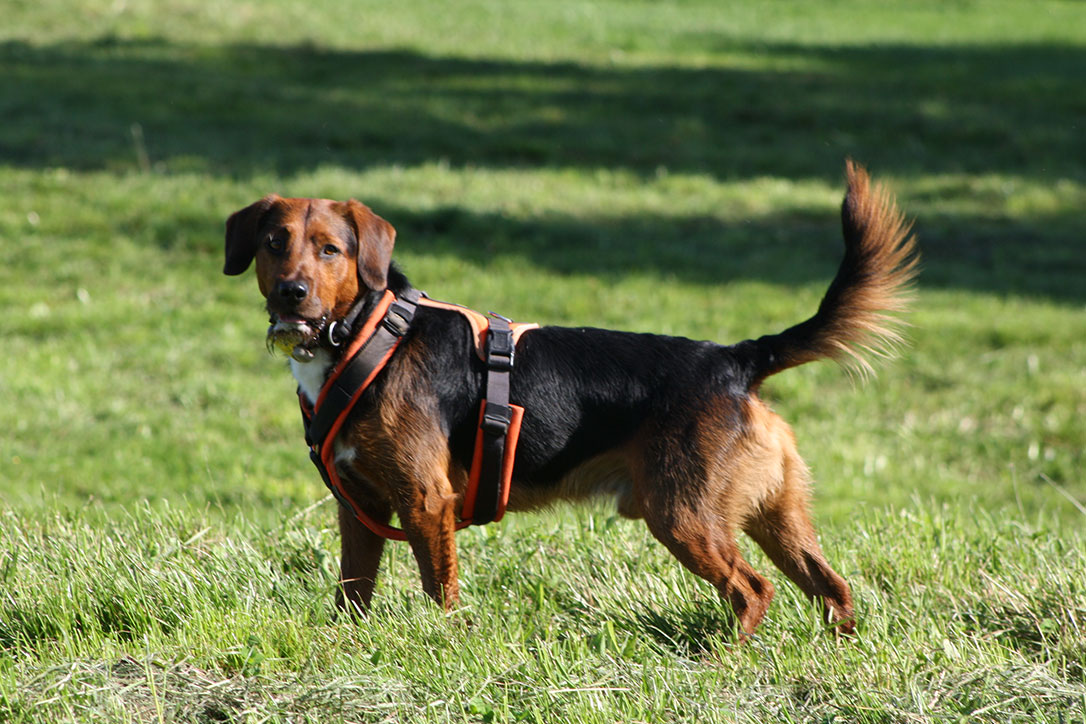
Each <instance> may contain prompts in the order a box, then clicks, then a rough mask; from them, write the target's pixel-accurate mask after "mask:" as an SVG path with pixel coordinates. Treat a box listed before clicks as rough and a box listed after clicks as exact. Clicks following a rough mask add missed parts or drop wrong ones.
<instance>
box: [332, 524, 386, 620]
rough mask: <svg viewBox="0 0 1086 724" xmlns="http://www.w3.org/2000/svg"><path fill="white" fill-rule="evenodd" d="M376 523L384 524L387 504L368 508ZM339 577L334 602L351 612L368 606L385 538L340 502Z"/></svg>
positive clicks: (360, 610)
mask: <svg viewBox="0 0 1086 724" xmlns="http://www.w3.org/2000/svg"><path fill="white" fill-rule="evenodd" d="M370 516H371V518H373V519H374V520H376V521H377V522H379V523H384V524H387V523H388V521H389V519H390V518H391V517H392V513H391V511H390V510H389V508H388V507H387V506H384V507H383V508H382V509H381V510H372V511H370ZM339 538H340V568H339V570H340V580H339V585H340V587H339V590H337V591H336V606H337V607H339V608H341V609H346V610H348V611H350V612H351V613H352V614H356V613H359V612H361V613H365V612H366V611H368V610H369V607H370V600H371V599H372V598H373V588H374V586H375V585H377V570H378V568H379V566H380V565H381V553H382V551H384V549H385V539H384V538H383V537H382V536H379V535H377V534H376V533H374V532H372V531H371V530H370V529H369V528H367V527H366V526H364V525H363V524H362V523H361V521H359V520H358V518H356V517H355V516H354V514H353V513H351V512H350V511H349V510H347V509H346V508H344V507H343V506H339Z"/></svg>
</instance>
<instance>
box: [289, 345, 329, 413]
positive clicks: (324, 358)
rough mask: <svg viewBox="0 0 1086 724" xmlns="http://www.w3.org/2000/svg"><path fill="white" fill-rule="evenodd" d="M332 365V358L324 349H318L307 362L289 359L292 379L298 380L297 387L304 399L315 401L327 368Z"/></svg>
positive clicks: (310, 402)
mask: <svg viewBox="0 0 1086 724" xmlns="http://www.w3.org/2000/svg"><path fill="white" fill-rule="evenodd" d="M331 366H332V358H331V356H330V355H329V354H328V352H327V351H326V350H323V349H318V350H317V351H316V352H315V353H314V355H313V359H311V360H310V361H308V362H299V361H298V360H295V359H291V360H290V371H291V374H293V375H294V379H296V380H298V389H300V390H301V391H302V394H303V395H305V399H306V401H307V402H308V403H309V404H310V405H313V404H315V403H316V402H317V396H318V395H320V392H321V387H323V386H324V380H325V379H326V378H327V377H328V369H329V368H330V367H331Z"/></svg>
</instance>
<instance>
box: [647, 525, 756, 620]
mask: <svg viewBox="0 0 1086 724" xmlns="http://www.w3.org/2000/svg"><path fill="white" fill-rule="evenodd" d="M645 522H647V523H648V525H649V530H651V531H652V534H653V535H654V536H656V538H657V540H659V541H660V542H661V543H663V544H664V545H665V546H667V549H668V550H669V551H671V553H672V555H674V556H675V557H676V558H677V559H679V562H680V563H682V564H683V565H684V566H686V568H687V569H688V570H690V572H692V573H694V574H695V575H697V576H700V577H701V578H704V579H705V580H706V581H708V582H709V583H711V584H713V586H715V587H716V589H717V591H718V592H719V594H720V597H721V598H722V599H723V600H725V601H727V602H728V603H730V604H731V607H732V611H733V612H734V613H735V617H736V622H737V623H738V624H739V627H740V629H741V630H742V633H743V634H744V635H750V634H752V633H754V629H755V628H757V626H758V624H759V623H760V622H761V620H762V617H764V616H765V613H766V610H767V609H768V608H769V603H770V601H772V600H773V593H774V591H773V584H772V583H770V582H769V581H768V580H766V579H765V578H764V577H762V576H761V575H760V574H759V573H758V572H757V571H755V570H754V569H753V568H752V567H751V566H750V564H749V563H747V562H746V560H744V559H743V557H742V555H741V554H740V552H739V548H738V547H737V546H736V544H735V539H734V538H733V537H732V535H731V534H730V533H728V532H727V531H726V530H725V528H724V526H723V522H722V521H709V520H707V519H706V518H705V517H704V516H703V514H701V513H696V512H694V511H689V510H683V511H666V512H665V511H659V510H654V511H652V512H648V513H647V514H646V515H645Z"/></svg>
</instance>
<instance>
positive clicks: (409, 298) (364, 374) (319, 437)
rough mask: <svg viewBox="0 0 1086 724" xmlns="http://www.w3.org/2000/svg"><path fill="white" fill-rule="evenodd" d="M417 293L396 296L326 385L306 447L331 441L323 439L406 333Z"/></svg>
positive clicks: (412, 314)
mask: <svg viewBox="0 0 1086 724" xmlns="http://www.w3.org/2000/svg"><path fill="white" fill-rule="evenodd" d="M418 299H419V295H418V292H413V293H412V294H408V295H405V296H403V297H397V298H396V301H394V302H393V303H392V304H391V305H389V307H388V311H387V312H385V316H384V318H383V319H382V320H381V323H380V324H378V325H377V329H376V331H374V333H373V336H372V337H370V338H369V341H367V342H366V343H365V344H364V345H362V348H361V349H360V350H358V353H357V354H355V356H354V358H353V359H352V360H351V361H350V362H349V363H348V364H347V366H346V367H344V368H343V371H342V372H340V374H339V377H337V378H336V379H335V381H334V382H332V384H330V385H326V388H327V389H326V391H324V401H323V402H322V403H321V406H320V408H318V409H317V410H315V411H314V413H313V417H312V418H311V419H310V420H309V425H308V426H307V428H306V436H305V441H306V444H308V445H310V446H313V445H316V446H317V447H320V446H321V445H324V444H326V443H330V442H331V441H328V440H325V438H326V437H328V432H329V431H330V430H331V429H332V425H333V424H335V421H336V420H337V419H338V418H339V416H340V415H341V414H343V411H344V410H346V409H347V408H348V407H350V406H351V405H352V404H354V400H355V396H356V395H357V393H358V391H359V390H360V389H361V387H362V385H363V384H364V383H365V382H366V380H368V379H369V377H370V375H372V374H373V371H374V370H376V369H377V368H378V367H379V366H380V365H381V363H382V362H384V361H385V358H386V357H387V355H388V353H389V351H390V350H391V349H392V348H393V347H395V346H396V345H397V344H399V342H400V338H401V337H403V336H404V335H405V334H406V333H407V329H408V327H410V326H411V320H412V319H414V317H415V309H416V308H417V305H418Z"/></svg>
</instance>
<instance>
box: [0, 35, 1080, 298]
mask: <svg viewBox="0 0 1086 724" xmlns="http://www.w3.org/2000/svg"><path fill="white" fill-rule="evenodd" d="M689 42H690V43H691V45H692V46H693V47H701V48H704V49H707V50H725V51H730V52H734V53H738V54H743V55H745V56H746V57H747V58H748V59H749V63H746V64H745V65H744V67H740V66H739V65H738V64H737V65H736V66H734V67H714V68H694V67H677V66H648V67H610V66H594V65H583V64H575V63H543V62H530V61H508V60H501V61H494V60H485V59H484V60H474V59H465V58H455V57H431V56H426V55H423V54H420V53H417V52H410V51H373V52H353V51H351V52H349V51H333V50H323V49H318V48H313V47H285V48H276V47H265V46H224V47H218V46H210V47H207V46H199V45H179V44H174V43H171V42H168V41H165V40H153V39H152V40H146V41H127V40H117V39H114V38H109V37H107V38H103V39H101V40H99V41H97V42H93V43H78V42H76V43H67V44H63V45H51V46H42V47H39V46H33V45H30V44H27V43H21V42H17V41H16V42H8V43H6V44H3V45H0V160H2V162H3V163H6V164H8V165H12V166H22V167H30V168H40V167H50V166H64V167H69V168H76V169H99V168H107V169H130V168H134V167H138V166H139V165H141V164H156V163H161V164H164V167H165V168H166V169H168V170H171V171H186V170H188V171H196V172H202V173H213V174H219V175H224V176H231V177H244V176H248V175H251V174H254V173H260V172H278V173H287V174H289V173H294V172H302V171H306V170H310V169H313V168H317V167H319V166H322V165H337V166H343V167H347V168H358V169H361V168H366V167H370V166H375V165H388V164H402V165H412V164H419V163H425V162H432V161H435V160H444V161H447V162H448V163H450V164H452V165H457V166H476V167H486V166H493V167H504V166H525V167H539V166H543V167H548V166H553V167H563V168H582V169H595V168H612V169H622V170H626V171H629V172H632V173H637V174H645V175H650V174H655V173H656V172H657V169H659V168H661V167H666V168H668V169H670V170H672V171H683V172H690V173H704V174H708V175H712V176H715V177H718V178H729V179H743V178H749V177H755V176H759V175H772V176H778V177H786V178H796V179H800V178H812V177H813V178H823V179H826V180H829V181H832V182H833V183H839V182H840V178H841V164H842V159H843V158H844V157H845V156H848V155H854V156H856V157H857V158H860V159H863V160H864V161H865V162H867V163H869V164H870V165H871V166H872V167H873V168H874V169H876V170H877V171H878V172H880V173H898V174H908V173H916V174H937V173H944V172H964V173H1006V174H1009V175H1016V176H1027V177H1033V178H1040V179H1045V178H1056V177H1070V178H1076V179H1082V178H1084V175H1086V172H1084V170H1083V167H1082V165H1081V163H1080V159H1082V158H1086V134H1084V133H1082V128H1081V119H1082V117H1083V115H1084V114H1086V106H1084V101H1083V100H1082V98H1083V96H1082V94H1081V93H1080V83H1081V77H1080V75H1081V74H1080V72H1079V71H1080V70H1081V68H1082V67H1083V66H1084V65H1086V52H1084V51H1083V49H1081V48H1077V47H1073V46H1061V45H1019V46H994V45H993V46H985V45H974V46H969V47H914V46H879V47H849V48H833V47H818V46H800V45H773V44H765V45H759V46H750V47H744V46H741V45H734V44H728V45H725V46H721V45H720V44H721V43H722V42H724V41H720V40H717V39H715V38H712V37H706V36H691V37H690V38H689ZM713 46H719V47H713ZM752 68H753V69H752ZM962 193H967V192H962ZM349 194H350V191H349V190H344V195H345V196H346V195H349ZM366 200H367V201H368V202H370V203H371V205H372V206H374V207H375V208H376V209H377V210H378V212H379V213H381V214H382V215H383V216H385V217H386V218H388V219H389V220H390V221H392V222H393V224H394V225H396V226H397V227H398V228H399V231H400V236H401V239H403V240H404V244H410V245H411V246H410V247H409V248H410V249H412V250H414V251H427V250H431V249H441V250H445V251H449V252H451V253H455V254H458V255H462V256H465V257H469V258H472V259H474V260H476V261H479V262H481V263H485V260H486V259H487V258H488V255H489V254H491V253H493V252H494V250H497V251H498V252H508V253H513V254H518V255H521V256H524V257H526V258H528V259H529V260H530V261H531V262H533V263H537V264H542V265H544V266H547V267H549V268H552V269H555V270H558V271H571V272H572V271H580V272H586V273H593V274H602V275H607V274H609V273H616V274H617V273H627V272H629V271H637V270H639V269H645V270H650V271H653V272H657V273H660V272H662V273H664V274H667V275H673V276H675V277H677V278H681V279H684V280H690V281H696V282H706V283H720V282H722V281H726V280H728V279H732V278H760V279H766V280H769V281H772V282H779V283H787V284H794V283H800V282H804V281H812V282H813V281H816V280H823V279H826V280H828V278H829V276H830V275H832V273H833V269H834V268H835V266H836V263H837V260H838V258H839V253H840V240H839V239H840V236H839V231H838V229H837V228H836V225H835V221H833V220H827V221H825V222H821V221H819V222H815V221H812V220H809V219H808V220H803V219H799V220H797V219H792V218H786V219H770V220H767V221H765V222H761V221H760V222H758V223H756V224H749V225H742V226H739V227H734V228H722V227H721V225H720V224H719V222H718V221H716V220H714V219H707V218H701V219H699V218H689V217H686V218H683V219H681V220H679V221H676V220H675V219H672V218H667V219H664V218H659V217H653V216H624V217H619V218H603V219H590V220H585V219H572V218H568V219H563V218H557V219H546V220H542V221H538V220H533V221H532V222H531V223H522V222H520V221H517V220H515V219H509V218H506V217H499V216H487V215H481V216H476V215H472V214H470V213H467V212H463V211H458V210H455V209H453V210H439V211H437V212H427V213H421V214H420V213H418V212H417V211H415V210H411V209H402V208H395V207H394V206H392V205H389V204H383V203H381V200H380V199H366ZM216 221H217V220H216ZM1081 227H1082V224H1081V222H1080V221H1078V220H1076V219H1075V218H1073V216H1072V214H1071V211H1070V210H1068V211H1067V212H1066V213H1055V214H1053V215H1052V216H1051V217H1049V218H1044V219H1040V218H1036V217H1031V218H1024V219H1022V220H1021V221H1015V222H1013V223H1008V224H1004V225H997V224H996V222H993V221H991V220H983V219H970V218H966V217H962V216H948V217H945V218H941V219H936V220H932V221H931V223H930V224H929V223H928V220H925V219H918V224H917V228H918V231H919V233H920V237H921V241H922V244H923V245H924V254H925V268H926V273H925V276H924V283H925V284H926V285H935V286H946V287H964V288H971V289H980V290H985V291H994V292H998V293H1022V294H1035V295H1044V296H1051V297H1055V298H1058V299H1069V300H1072V301H1076V302H1078V301H1082V300H1084V299H1086V281H1083V280H1086V255H1084V254H1082V248H1081V244H1082V242H1081V239H1082V233H1080V232H1081ZM217 236H218V230H216V232H215V234H214V237H217ZM812 239H814V240H816V243H815V244H812V243H811V240H812ZM476 240H485V242H476ZM475 244H479V245H478V246H476V245H475ZM484 244H485V246H484ZM781 259H786V260H788V263H787V264H782V263H781V261H780V260H781Z"/></svg>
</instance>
